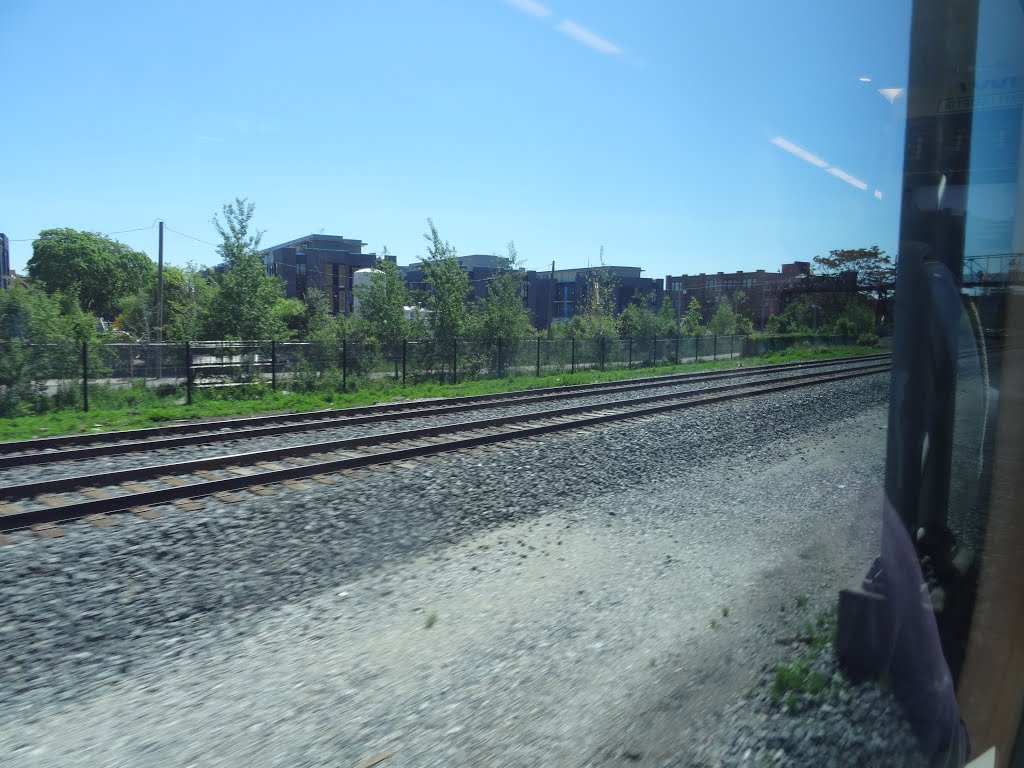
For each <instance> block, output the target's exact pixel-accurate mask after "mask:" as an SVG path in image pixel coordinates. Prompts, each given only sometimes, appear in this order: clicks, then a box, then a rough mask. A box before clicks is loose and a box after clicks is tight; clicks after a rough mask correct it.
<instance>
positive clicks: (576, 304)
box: [526, 266, 665, 328]
mask: <svg viewBox="0 0 1024 768" xmlns="http://www.w3.org/2000/svg"><path fill="white" fill-rule="evenodd" d="M598 269H601V268H600V267H582V268H579V269H556V270H555V271H554V274H553V275H552V273H551V272H548V271H537V272H533V271H531V272H528V273H527V285H528V289H527V293H526V305H527V307H529V309H530V312H531V313H532V314H533V324H534V326H535V327H537V328H546V327H547V325H548V319H549V318H551V317H553V319H554V321H555V322H568V321H569V320H571V319H572V318H573V317H574V316H575V315H578V314H580V313H581V312H582V311H583V309H584V307H585V306H586V301H587V287H588V285H589V284H590V279H591V276H592V275H593V273H594V272H595V271H596V270H598ZM603 269H604V270H605V271H606V272H608V274H609V275H610V277H611V281H612V284H613V288H612V296H613V298H614V301H615V313H616V314H618V313H619V312H621V311H622V310H624V309H625V308H626V307H628V306H629V305H630V304H639V303H640V302H649V303H650V304H651V307H652V308H653V309H655V310H657V309H658V307H660V306H661V302H662V298H663V297H664V295H665V286H664V283H663V282H662V281H661V279H660V278H651V277H643V276H641V274H640V273H641V272H642V271H643V270H642V269H641V268H640V267H612V266H606V267H603ZM552 286H553V288H554V297H553V298H552V295H551V294H552ZM552 310H553V315H552Z"/></svg>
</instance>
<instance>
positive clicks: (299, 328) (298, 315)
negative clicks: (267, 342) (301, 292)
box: [270, 297, 308, 341]
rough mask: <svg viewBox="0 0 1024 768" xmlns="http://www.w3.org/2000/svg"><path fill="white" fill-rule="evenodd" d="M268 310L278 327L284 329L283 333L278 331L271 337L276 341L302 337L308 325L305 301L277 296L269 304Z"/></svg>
mask: <svg viewBox="0 0 1024 768" xmlns="http://www.w3.org/2000/svg"><path fill="white" fill-rule="evenodd" d="M270 311H271V312H272V313H273V315H274V319H275V321H276V323H277V324H279V326H280V327H283V328H284V329H285V331H284V333H283V334H281V333H278V334H277V335H275V336H272V337H271V338H273V339H275V340H277V341H286V340H288V339H296V338H298V339H304V338H305V337H306V328H307V327H308V316H307V307H306V302H305V301H304V300H303V299H286V298H284V297H279V298H278V299H277V301H275V302H274V304H273V305H272V306H271V308H270Z"/></svg>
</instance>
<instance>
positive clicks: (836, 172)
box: [770, 136, 882, 200]
mask: <svg viewBox="0 0 1024 768" xmlns="http://www.w3.org/2000/svg"><path fill="white" fill-rule="evenodd" d="M770 141H771V143H772V144H774V145H775V146H776V147H778V148H779V149H782V150H785V151H786V152H789V153H790V154H791V155H793V156H795V157H799V158H800V159H801V160H803V161H804V162H807V163H810V164H811V165H813V166H814V167H815V168H822V169H824V171H825V173H828V174H831V175H832V176H835V177H836V178H837V179H839V180H840V181H845V182H846V183H847V184H850V185H851V186H854V187H856V188H857V189H859V190H861V191H862V192H867V191H868V185H867V184H865V183H864V182H863V181H861V180H860V179H858V178H857V177H856V176H851V175H850V174H848V173H847V172H846V171H844V170H843V169H842V168H836V167H835V166H834V165H833V166H830V165H829V164H828V163H827V162H826V161H824V160H822V159H821V158H820V157H818V156H817V155H812V154H811V153H810V152H808V151H807V150H806V149H804V148H803V147H798V146H797V145H796V144H794V143H793V142H791V141H789V140H787V139H784V138H782V137H781V136H776V137H775V138H774V139H771V140H770ZM874 194H875V198H876V199H878V200H881V199H882V193H881V191H880V190H877V189H876V190H875V193H874Z"/></svg>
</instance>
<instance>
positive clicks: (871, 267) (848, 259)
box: [814, 245, 896, 316]
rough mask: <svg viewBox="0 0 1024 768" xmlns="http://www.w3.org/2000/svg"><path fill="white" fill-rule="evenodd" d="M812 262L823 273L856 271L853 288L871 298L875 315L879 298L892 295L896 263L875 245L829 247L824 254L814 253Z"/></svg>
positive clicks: (880, 310) (880, 302)
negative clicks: (842, 247) (815, 254)
mask: <svg viewBox="0 0 1024 768" xmlns="http://www.w3.org/2000/svg"><path fill="white" fill-rule="evenodd" d="M814 264H815V266H816V267H817V268H818V270H819V271H820V272H821V273H822V274H825V275H838V274H839V273H840V272H844V271H847V270H854V271H856V272H857V290H858V291H860V292H861V293H863V294H867V295H870V296H872V297H873V298H874V299H875V301H876V304H875V312H876V316H877V315H878V314H879V313H881V312H882V307H883V302H884V301H885V299H887V298H888V297H889V296H891V295H892V292H893V289H894V288H895V286H896V267H895V266H894V265H893V263H892V258H891V257H890V256H889V254H887V253H886V252H885V251H883V250H881V249H880V248H879V247H878V246H877V245H872V246H871V247H870V248H850V249H838V250H834V251H829V252H828V256H815V257H814Z"/></svg>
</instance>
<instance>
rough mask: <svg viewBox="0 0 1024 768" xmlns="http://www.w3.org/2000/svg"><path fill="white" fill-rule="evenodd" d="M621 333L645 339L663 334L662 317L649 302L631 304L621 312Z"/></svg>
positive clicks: (633, 337) (619, 318)
mask: <svg viewBox="0 0 1024 768" xmlns="http://www.w3.org/2000/svg"><path fill="white" fill-rule="evenodd" d="M618 321H619V335H621V336H628V337H629V338H632V339H643V340H645V341H647V340H649V339H653V338H656V337H657V336H663V335H664V334H662V333H661V319H660V318H659V317H658V315H657V314H655V312H654V310H653V309H651V307H650V305H649V304H648V303H647V302H641V303H639V304H630V305H629V306H628V307H626V308H625V309H624V310H622V311H621V312H620V313H619V317H618Z"/></svg>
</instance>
